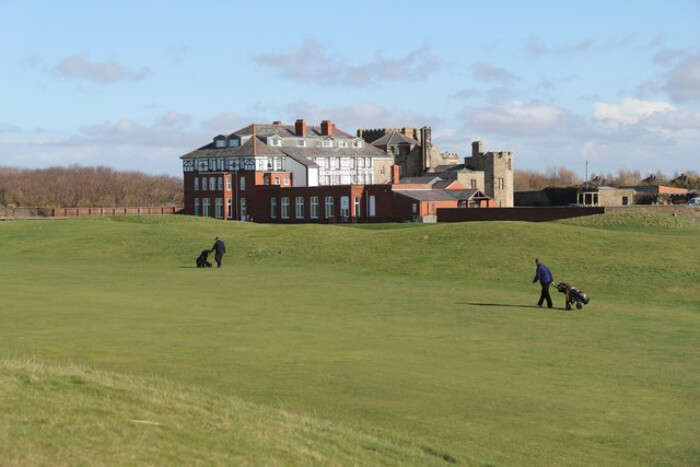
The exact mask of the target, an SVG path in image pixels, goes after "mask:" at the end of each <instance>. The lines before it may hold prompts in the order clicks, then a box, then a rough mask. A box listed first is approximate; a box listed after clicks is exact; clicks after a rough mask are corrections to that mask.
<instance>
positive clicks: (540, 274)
mask: <svg viewBox="0 0 700 467" xmlns="http://www.w3.org/2000/svg"><path fill="white" fill-rule="evenodd" d="M535 264H536V265H537V272H535V278H534V279H533V280H532V283H533V284H534V283H535V282H537V281H540V284H541V285H542V293H540V301H539V302H537V306H539V307H541V306H542V302H544V301H545V299H546V300H547V308H552V297H550V296H549V286H550V284H551V283H552V282H554V278H553V277H552V271H550V270H549V268H548V267H547V266H545V265H544V263H542V262H540V260H539V259H537V258H535Z"/></svg>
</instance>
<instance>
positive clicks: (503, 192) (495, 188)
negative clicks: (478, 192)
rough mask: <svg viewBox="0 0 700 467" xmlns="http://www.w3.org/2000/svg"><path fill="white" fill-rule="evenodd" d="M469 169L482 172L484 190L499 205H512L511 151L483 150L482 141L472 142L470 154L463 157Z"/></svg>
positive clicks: (506, 206)
mask: <svg viewBox="0 0 700 467" xmlns="http://www.w3.org/2000/svg"><path fill="white" fill-rule="evenodd" d="M464 165H465V166H466V167H467V168H468V169H471V170H481V171H483V172H484V190H485V191H486V195H488V196H490V197H491V198H492V199H493V200H494V201H495V202H496V203H497V204H498V206H499V207H502V208H511V207H513V153H512V152H510V151H501V152H483V143H482V142H481V141H474V142H473V143H472V156H471V157H466V158H464Z"/></svg>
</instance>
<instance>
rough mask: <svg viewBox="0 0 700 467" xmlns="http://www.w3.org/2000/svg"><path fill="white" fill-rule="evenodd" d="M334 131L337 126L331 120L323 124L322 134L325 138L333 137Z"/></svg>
mask: <svg viewBox="0 0 700 467" xmlns="http://www.w3.org/2000/svg"><path fill="white" fill-rule="evenodd" d="M333 130H335V125H334V124H333V122H331V121H330V120H324V121H322V122H321V134H323V135H324V136H333Z"/></svg>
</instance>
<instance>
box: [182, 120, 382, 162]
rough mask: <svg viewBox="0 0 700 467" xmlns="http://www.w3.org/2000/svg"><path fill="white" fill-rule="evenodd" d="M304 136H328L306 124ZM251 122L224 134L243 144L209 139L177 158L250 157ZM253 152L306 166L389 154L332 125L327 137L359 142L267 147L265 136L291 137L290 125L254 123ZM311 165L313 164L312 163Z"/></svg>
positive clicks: (322, 137) (312, 137) (308, 137)
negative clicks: (220, 143)
mask: <svg viewBox="0 0 700 467" xmlns="http://www.w3.org/2000/svg"><path fill="white" fill-rule="evenodd" d="M306 131H307V133H306V136H305V139H312V140H313V139H315V140H323V139H327V138H329V136H326V135H323V133H322V131H321V127H315V126H307V127H306ZM252 135H253V124H251V125H248V126H247V127H244V128H241V129H240V130H237V131H234V132H233V133H231V134H230V135H229V136H228V137H229V138H230V137H231V136H235V137H237V138H240V139H241V140H242V141H245V142H244V143H243V144H241V145H240V146H237V147H229V146H226V147H223V148H217V147H216V145H215V143H214V142H213V141H212V142H211V143H208V144H206V145H204V146H202V147H200V148H199V149H196V150H194V151H191V152H189V153H187V154H185V155H183V156H181V157H180V158H181V159H186V158H200V159H201V158H208V157H234V156H252V155H253V138H252ZM255 135H256V143H255V155H258V156H284V155H288V156H289V157H291V158H292V159H295V160H298V161H299V162H302V163H304V164H305V165H309V163H311V164H313V162H311V161H309V160H308V158H309V157H328V156H337V157H391V156H390V155H388V154H387V153H386V152H385V151H384V150H382V149H380V148H378V147H376V146H373V145H371V144H368V143H366V142H364V141H362V139H361V138H358V137H355V136H352V135H349V134H348V133H345V132H344V131H342V130H339V129H337V128H335V130H334V131H333V135H332V136H330V137H331V138H340V139H352V140H358V141H362V145H361V147H359V148H356V147H347V148H338V147H333V148H324V147H298V146H296V147H295V146H270V145H268V144H266V143H265V139H267V138H268V137H270V136H273V135H279V136H281V137H283V138H288V137H289V138H293V137H297V135H296V132H295V129H294V126H293V125H274V124H272V125H268V124H258V123H256V124H255ZM220 136H221V135H219V136H217V137H216V139H221V138H223V136H221V138H220ZM313 165H314V166H315V164H313Z"/></svg>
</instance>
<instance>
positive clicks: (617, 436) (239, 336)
mask: <svg viewBox="0 0 700 467" xmlns="http://www.w3.org/2000/svg"><path fill="white" fill-rule="evenodd" d="M394 227H395V228H390V229H376V228H371V229H367V228H354V227H347V226H315V225H298V226H277V225H255V224H240V223H222V222H217V221H211V220H202V219H193V218H188V217H141V218H114V219H75V220H67V221H47V222H36V221H27V222H14V223H6V224H2V225H0V261H1V262H2V266H3V267H2V270H0V281H2V282H1V283H2V284H3V302H2V303H3V305H2V306H1V307H0V319H2V322H3V323H6V325H5V326H3V327H2V328H0V352H5V353H6V354H7V355H11V356H15V357H20V358H21V357H24V356H32V357H37V358H40V359H41V360H42V361H46V362H48V364H53V362H63V361H72V362H76V363H79V364H88V365H90V366H93V367H95V368H99V369H100V370H103V371H114V372H118V373H120V374H126V375H129V377H132V376H133V377H140V376H139V375H141V376H144V375H145V376H147V375H152V374H156V375H159V376H160V377H163V378H167V379H168V380H170V381H174V382H176V383H178V384H184V385H187V386H188V387H199V388H203V389H202V390H203V391H210V392H211V393H215V394H218V395H220V396H221V397H236V398H242V399H243V400H245V401H247V402H249V403H253V404H260V405H262V406H264V407H266V408H269V409H270V410H273V409H274V410H277V409H279V410H284V411H287V412H289V413H293V414H301V415H304V416H310V417H312V418H314V419H317V420H324V422H323V423H331V424H333V425H337V426H342V427H347V428H348V429H352V430H355V431H357V432H358V433H367V432H369V433H373V430H379V431H380V432H381V433H383V434H384V435H382V436H388V437H389V438H392V437H393V439H396V440H404V439H405V440H410V443H409V445H408V448H407V449H410V446H419V447H421V449H422V451H421V452H432V453H438V454H439V456H432V457H434V458H436V459H438V460H439V459H443V461H444V459H452V460H454V461H455V462H458V463H464V464H469V465H482V464H494V465H501V464H505V465H541V464H567V465H591V464H597V465H625V464H627V465H632V464H647V463H652V464H676V465H688V464H694V463H698V461H699V460H700V443H699V442H698V440H699V439H700V427H699V425H698V424H697V420H698V419H699V418H700V410H699V409H698V407H700V390H699V389H698V388H700V350H699V349H700V348H699V346H698V345H697V342H700V312H699V311H698V310H700V290H699V289H698V287H697V283H698V279H700V277H699V275H698V266H699V265H700V255H699V254H698V250H697V238H698V236H697V233H698V230H697V227H696V226H693V225H687V226H681V227H677V228H676V227H674V228H662V229H659V228H658V227H656V226H645V225H643V226H636V227H634V228H633V229H632V230H629V231H626V230H619V229H609V228H606V227H605V226H600V225H599V226H597V228H590V227H588V226H586V227H584V226H578V225H569V224H566V223H547V224H527V223H507V222H503V223H501V222H486V223H466V224H449V225H430V226H419V227H415V226H410V225H398V226H394ZM601 227H603V228H601ZM215 235H218V236H221V237H223V238H224V239H225V240H226V243H227V246H228V249H229V253H228V254H227V256H226V257H225V265H224V268H223V269H221V270H206V271H202V270H196V269H193V268H192V266H193V260H194V256H196V254H197V253H198V252H199V251H200V250H201V249H202V248H204V247H206V246H209V245H210V244H211V242H212V240H213V237H214V236H215ZM534 256H539V257H540V258H542V259H544V260H545V262H546V263H547V264H549V265H550V266H551V267H552V269H553V271H554V275H555V279H557V280H567V281H570V282H573V283H574V284H576V285H577V286H580V287H582V288H584V289H585V290H586V291H587V292H588V293H589V294H590V295H591V297H592V302H591V304H590V305H589V307H588V308H587V311H585V312H573V313H567V312H564V311H562V310H561V308H559V309H557V310H555V311H547V310H541V309H538V308H535V307H533V306H532V305H533V304H534V302H535V301H536V299H537V295H538V290H537V288H536V286H534V285H532V284H530V281H531V279H532V275H533V273H534V265H533V264H532V258H533V257H534ZM554 298H555V302H556V303H557V305H558V306H559V307H561V305H562V301H563V299H562V297H561V296H557V297H554ZM44 410H49V408H47V407H45V406H44V407H41V408H38V409H37V410H36V411H35V413H34V416H36V417H41V416H42V414H43V413H44V412H43V411H44ZM387 434H388V435H387ZM324 442H325V441H323V440H319V441H318V443H324ZM398 445H401V443H398ZM318 450H319V452H327V451H323V449H322V448H320V447H319V448H318ZM88 452H90V451H89V450H88ZM162 452H163V453H164V454H163V455H165V453H166V452H167V449H164V450H163V451H162ZM407 455H409V457H410V455H412V454H410V453H409V454H407ZM154 456H155V457H153V458H151V459H152V461H148V462H155V463H167V460H166V459H167V458H166V457H163V458H162V460H160V461H158V456H157V450H156V451H154ZM440 456H442V457H440ZM185 457H186V456H185ZM350 457H351V456H350ZM350 457H346V458H342V459H341V458H339V460H338V461H337V463H340V464H349V463H352V461H350V460H349V459H350ZM222 459H223V458H221V459H215V460H213V461H212V462H214V463H225V462H224V461H223V460H222ZM247 459H249V460H250V462H253V463H265V462H267V461H265V460H264V459H262V458H261V459H258V458H254V457H252V454H251V457H247ZM265 459H277V460H278V461H279V462H281V463H284V462H286V457H285V455H284V454H280V453H279V452H278V451H275V450H274V449H272V448H271V450H270V452H269V457H266V458H265ZM443 461H441V462H443ZM289 462H290V463H293V462H296V461H294V460H290V461H289ZM376 462H377V463H383V462H387V463H399V462H408V463H411V462H414V463H423V460H422V459H419V458H410V459H408V460H406V459H404V460H400V459H398V458H392V459H389V460H381V459H376ZM358 463H365V462H364V461H361V460H360V461H358ZM367 463H373V461H372V460H371V459H370V460H368V461H367Z"/></svg>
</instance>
